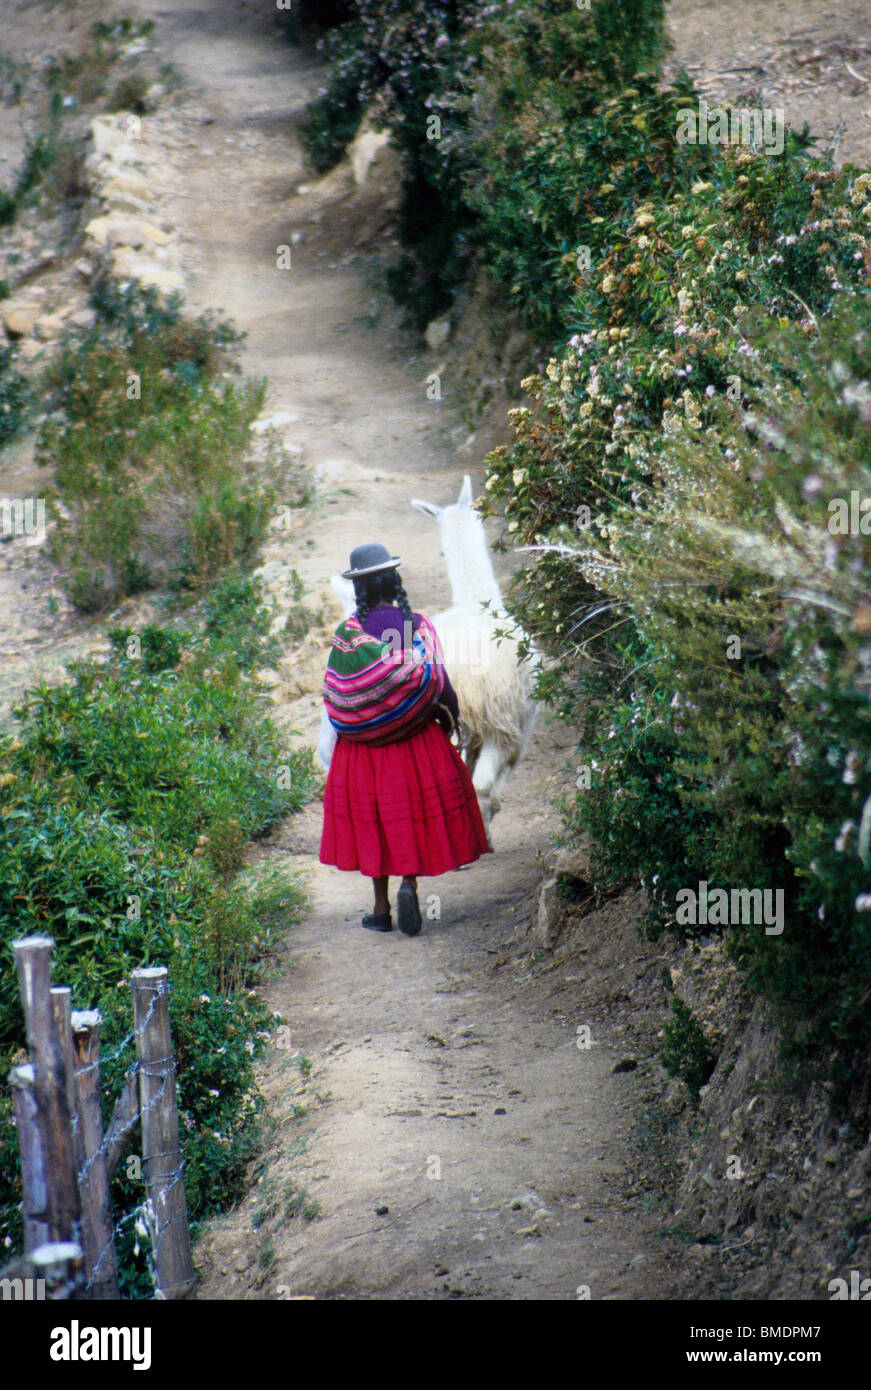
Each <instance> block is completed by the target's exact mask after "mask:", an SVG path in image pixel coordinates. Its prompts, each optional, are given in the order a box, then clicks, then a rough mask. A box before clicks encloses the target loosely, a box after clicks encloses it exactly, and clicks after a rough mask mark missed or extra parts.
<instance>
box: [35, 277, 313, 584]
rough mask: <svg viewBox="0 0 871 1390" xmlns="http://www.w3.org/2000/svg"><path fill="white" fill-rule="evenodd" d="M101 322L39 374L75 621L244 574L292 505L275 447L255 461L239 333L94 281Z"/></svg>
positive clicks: (251, 394)
mask: <svg viewBox="0 0 871 1390" xmlns="http://www.w3.org/2000/svg"><path fill="white" fill-rule="evenodd" d="M92 303H93V304H94V306H95V307H96V309H97V311H98V314H99V320H98V323H97V324H96V326H95V327H94V328H93V329H92V330H91V331H89V332H88V333H86V334H84V335H82V336H80V337H74V338H71V339H68V340H66V341H65V343H64V346H63V350H62V352H61V354H60V356H59V358H58V359H57V360H56V361H55V362H54V363H52V364H51V366H50V367H49V368H48V369H47V370H46V374H45V379H44V382H43V388H44V391H45V392H46V394H47V396H48V399H49V401H50V402H51V403H52V405H53V406H54V410H53V411H52V413H51V415H50V416H49V417H48V418H47V419H46V420H45V421H44V423H43V425H42V426H41V428H40V432H39V436H38V439H37V447H36V457H37V461H38V462H39V463H41V464H42V465H44V466H46V467H47V468H51V469H52V470H53V474H54V485H55V490H56V494H57V499H58V500H59V501H60V502H61V503H62V504H63V509H62V510H61V511H60V512H59V514H58V517H59V519H58V527H57V530H56V532H55V538H54V542H53V544H54V550H55V555H56V558H57V559H58V560H59V561H60V563H61V564H63V566H64V567H65V569H66V570H67V572H68V575H69V579H68V586H67V587H68V592H69V594H70V597H71V599H72V601H73V602H74V603H75V604H76V605H77V606H78V607H80V608H82V609H84V610H85V611H98V610H100V609H103V608H105V607H107V606H108V605H109V604H111V603H113V602H115V601H117V599H118V598H120V597H121V596H122V595H123V594H125V593H128V594H129V593H135V592H139V591H141V590H143V589H145V588H147V587H156V586H163V587H170V588H182V589H186V590H189V591H191V592H193V593H195V594H196V593H202V592H204V590H205V589H206V588H207V587H208V585H209V584H210V583H212V582H213V581H214V580H215V578H216V577H217V576H218V575H219V574H220V573H221V571H223V570H225V569H227V568H233V567H238V566H240V565H241V566H242V567H248V568H251V567H253V565H254V564H255V563H256V557H257V553H258V550H259V547H260V546H261V544H262V542H263V540H264V538H265V536H266V532H267V528H268V526H269V522H270V519H271V517H272V516H273V514H274V510H275V507H276V505H277V501H278V497H279V489H289V493H290V494H291V495H292V500H293V501H295V502H298V501H299V500H300V497H301V492H302V490H301V485H300V482H299V480H298V479H297V478H295V477H290V476H289V474H290V468H289V466H288V460H287V459H286V458H285V457H284V456H283V454H282V453H281V452H280V451H279V452H278V453H276V454H274V455H273V456H272V457H271V458H269V459H267V460H266V461H264V462H263V463H261V464H258V465H255V464H254V463H253V461H252V458H251V453H250V438H251V436H250V426H251V423H252V421H253V420H254V419H255V418H256V416H257V415H258V413H259V412H260V410H261V408H262V405H263V400H264V397H265V390H266V387H265V383H264V382H260V381H251V380H249V381H245V382H243V383H242V384H241V385H239V384H237V383H236V382H234V381H233V380H231V379H227V377H228V374H230V373H233V372H238V370H239V368H238V348H239V344H240V343H241V341H242V338H243V335H240V334H238V333H236V332H235V330H233V329H232V328H231V327H230V326H229V325H228V324H226V323H223V322H221V321H215V320H214V318H213V317H212V316H211V315H208V314H206V315H201V316H200V317H199V318H197V319H195V320H191V319H188V318H186V317H185V316H184V314H183V312H182V307H181V302H180V299H179V298H178V297H177V296H176V297H174V298H172V299H171V300H170V301H169V302H168V303H162V302H161V300H160V299H159V297H158V296H157V294H156V293H155V292H154V291H152V290H143V289H141V288H140V287H138V286H135V285H131V286H129V287H127V288H126V289H123V290H122V289H117V288H114V287H112V286H111V285H109V284H107V283H105V282H103V283H100V284H99V285H98V286H97V287H96V289H95V292H94V295H93V298H92Z"/></svg>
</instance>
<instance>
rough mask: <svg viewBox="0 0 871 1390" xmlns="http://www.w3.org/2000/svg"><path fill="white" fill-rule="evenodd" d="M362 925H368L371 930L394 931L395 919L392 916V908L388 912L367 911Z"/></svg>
mask: <svg viewBox="0 0 871 1390" xmlns="http://www.w3.org/2000/svg"><path fill="white" fill-rule="evenodd" d="M360 925H361V927H367V928H368V929H369V931H393V921H392V919H391V916H390V908H388V909H387V911H386V912H379V913H375V912H367V913H366V914H365V915H364V917H363V920H362V922H361V923H360Z"/></svg>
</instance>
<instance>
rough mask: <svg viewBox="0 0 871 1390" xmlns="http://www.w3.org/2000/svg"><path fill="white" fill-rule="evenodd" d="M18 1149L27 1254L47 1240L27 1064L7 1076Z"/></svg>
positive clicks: (40, 1151)
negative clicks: (10, 1089)
mask: <svg viewBox="0 0 871 1390" xmlns="http://www.w3.org/2000/svg"><path fill="white" fill-rule="evenodd" d="M9 1084H10V1086H11V1087H12V1102H13V1105H14V1106H15V1124H16V1128H17V1131H18V1149H19V1152H20V1154H21V1186H22V1189H23V1201H22V1203H21V1212H22V1216H23V1217H24V1252H25V1254H26V1255H30V1254H32V1253H33V1251H34V1250H36V1248H37V1247H38V1246H40V1245H45V1243H46V1241H47V1240H48V1239H49V1234H50V1229H49V1228H50V1223H49V1219H48V1179H47V1176H46V1171H45V1150H44V1148H43V1144H42V1132H41V1130H40V1126H39V1107H38V1106H37V1103H36V1073H35V1072H34V1070H33V1067H32V1066H31V1065H30V1063H27V1064H26V1065H25V1066H23V1067H13V1068H12V1070H11V1071H10V1073H9Z"/></svg>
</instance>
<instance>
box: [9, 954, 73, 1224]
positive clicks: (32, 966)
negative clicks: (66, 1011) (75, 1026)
mask: <svg viewBox="0 0 871 1390" xmlns="http://www.w3.org/2000/svg"><path fill="white" fill-rule="evenodd" d="M53 945H54V942H53V941H52V939H51V937H49V936H30V937H26V938H24V939H23V940H19V941H13V943H12V946H13V950H14V951H15V961H16V965H17V967H18V979H19V984H20V988H21V999H22V1003H23V1005H24V1018H25V1022H26V1024H27V1042H28V1046H29V1048H30V1058H31V1062H32V1064H33V1068H34V1072H35V1077H34V1094H35V1097H36V1105H37V1122H38V1124H39V1126H40V1130H41V1133H42V1144H43V1152H44V1155H45V1175H46V1181H47V1192H48V1213H47V1214H48V1224H49V1234H50V1237H51V1239H52V1240H53V1241H61V1242H63V1241H74V1242H77V1241H78V1239H79V1191H78V1185H77V1182H76V1162H75V1152H74V1147H73V1133H72V1115H71V1114H70V1108H69V1103H68V1100H67V1094H68V1092H67V1080H66V1075H65V1068H64V1056H63V1049H62V1047H61V1042H60V1039H59V1037H58V1034H57V1029H56V1027H55V1018H54V1007H53V1005H52V999H51V948H52V946H53Z"/></svg>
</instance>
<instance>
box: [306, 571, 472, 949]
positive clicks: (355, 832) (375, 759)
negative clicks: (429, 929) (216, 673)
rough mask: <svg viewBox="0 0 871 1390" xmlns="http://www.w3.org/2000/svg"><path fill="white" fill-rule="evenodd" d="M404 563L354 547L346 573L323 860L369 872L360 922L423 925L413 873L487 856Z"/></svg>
mask: <svg viewBox="0 0 871 1390" xmlns="http://www.w3.org/2000/svg"><path fill="white" fill-rule="evenodd" d="M401 563H402V561H401V560H400V559H399V558H398V557H397V556H395V555H393V556H391V555H390V553H389V551H387V550H386V549H385V547H384V546H383V545H377V544H372V545H361V546H358V547H357V549H356V550H353V551H352V552H351V567H350V569H348V570H346V571H345V572H344V575H343V578H345V579H351V580H353V583H354V595H355V598H356V603H357V611H356V613H355V614H354V615H353V616H352V617H350V618H348V619H346V620H345V622H343V623H342V624H341V625H340V626H339V627H338V628H337V630H336V633H335V636H334V637H333V642H332V649H331V651H330V659H329V664H328V667H327V674H326V679H325V681H324V704H325V706H326V711H327V714H328V716H329V720H330V723H331V725H332V727H333V729H334V730H335V731H336V734H337V735H338V737H337V741H336V747H335V751H334V753H333V755H332V758H331V760H330V765H329V773H328V776H327V786H326V792H325V794H324V825H323V834H322V836H321V851H320V860H321V863H322V864H334V865H335V866H336V867H337V868H339V869H347V870H353V869H357V870H359V871H360V872H361V873H363V874H366V875H368V877H369V878H371V879H372V881H373V886H374V889H375V906H374V909H373V911H372V912H371V913H367V914H366V915H365V916H364V917H363V921H362V925H363V926H364V927H368V928H369V929H370V930H372V931H380V932H388V931H392V930H393V920H392V917H391V913H390V901H389V896H388V889H389V880H390V875H391V874H396V875H399V876H400V877H401V878H402V883H401V884H400V887H399V892H398V894H397V908H398V925H399V929H400V931H402V932H405V934H406V935H407V936H416V935H417V934H418V932H419V931H420V927H421V915H420V905H419V903H418V898H417V879H418V875H422V876H424V877H427V878H430V877H435V876H436V875H437V874H443V873H447V872H448V870H450V869H458V868H460V867H461V865H463V864H471V863H472V862H473V860H475V859H478V858H479V857H480V855H482V854H486V853H488V852H489V849H490V846H489V844H488V841H487V832H486V831H485V829H484V822H483V821H482V819H481V812H480V810H479V808H478V798H477V796H476V795H475V789H474V787H473V786H472V779H471V777H470V776H469V773H468V771H467V769H466V765H465V763H464V762H463V760H462V758H461V757H460V755H459V753H458V752H457V750H456V748H455V747H454V745H453V744H452V743H451V741H450V738H449V732H450V730H451V728H452V727H453V725H454V723H456V721H457V720H458V718H459V709H458V704H457V696H456V693H455V691H454V689H453V687H452V685H451V683H450V680H449V679H448V675H447V672H446V671H445V667H444V658H443V656H442V651H441V646H440V644H439V640H438V636H437V635H436V631H435V628H434V627H433V625H432V623H431V622H430V621H429V619H428V618H426V617H425V616H424V615H423V614H422V613H413V612H412V610H411V606H410V604H409V601H408V597H407V595H406V593H405V590H404V588H403V587H402V582H401V580H400V577H399V574H398V573H397V570H398V567H399V565H400V564H401Z"/></svg>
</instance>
